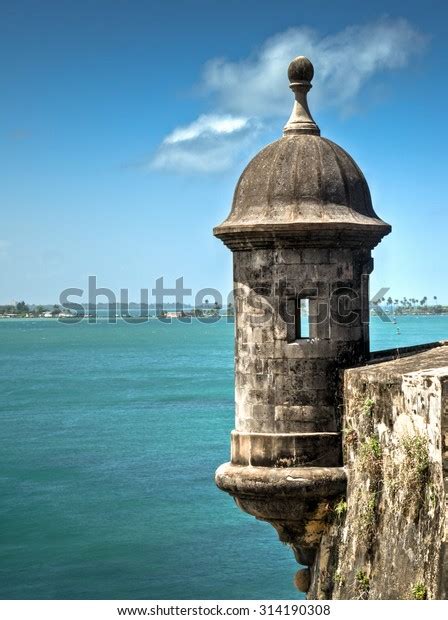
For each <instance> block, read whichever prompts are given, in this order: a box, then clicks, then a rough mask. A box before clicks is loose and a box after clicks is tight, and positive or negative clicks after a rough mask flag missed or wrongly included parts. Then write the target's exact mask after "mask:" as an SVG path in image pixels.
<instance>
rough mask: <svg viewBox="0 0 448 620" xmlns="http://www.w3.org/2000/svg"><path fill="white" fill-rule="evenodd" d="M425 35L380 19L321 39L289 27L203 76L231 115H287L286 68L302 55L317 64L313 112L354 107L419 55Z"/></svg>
mask: <svg viewBox="0 0 448 620" xmlns="http://www.w3.org/2000/svg"><path fill="white" fill-rule="evenodd" d="M423 45H424V37H423V36H422V35H421V34H420V33H419V32H418V31H417V30H415V29H414V28H413V27H412V26H411V25H410V24H409V22H407V21H406V20H404V19H394V20H392V19H382V20H380V21H378V22H375V23H372V24H367V25H365V26H351V27H349V28H346V29H345V30H342V31H340V32H338V33H336V34H334V35H330V36H326V37H320V36H319V34H318V33H317V32H316V31H315V30H311V29H309V28H291V29H289V30H287V31H286V32H282V33H280V34H277V35H275V36H273V37H271V38H270V39H268V40H267V41H266V42H265V43H264V44H263V45H262V47H261V49H260V50H259V51H258V53H256V54H255V55H254V56H252V57H250V58H248V59H245V60H242V61H240V62H229V61H227V60H225V59H214V60H210V61H209V62H208V63H207V64H206V66H205V68H204V73H203V82H202V85H203V88H204V90H205V92H208V93H210V94H212V95H214V96H215V97H216V98H217V100H218V105H220V106H221V107H222V108H223V109H225V110H226V111H228V112H231V113H233V114H244V115H246V116H253V115H258V116H277V115H282V116H284V117H285V120H286V116H287V114H288V112H289V107H290V105H291V94H290V91H289V89H288V88H287V83H288V82H287V76H286V70H287V67H288V64H289V62H290V61H291V60H292V58H294V57H295V56H298V55H303V56H307V57H309V58H310V59H311V61H312V62H313V64H314V69H315V78H314V80H313V86H314V88H313V109H316V107H325V106H335V107H339V108H342V109H343V110H344V108H345V106H346V105H351V104H352V103H353V101H354V99H355V98H356V96H357V95H358V94H359V92H360V90H361V88H362V87H363V86H364V84H365V83H366V82H367V81H368V80H369V79H370V78H371V77H372V76H373V75H374V74H376V73H380V72H384V71H386V70H390V69H400V68H402V67H404V66H405V65H406V64H407V63H408V62H409V60H410V58H411V56H412V55H413V54H415V53H417V52H419V51H420V50H421V49H422V47H423Z"/></svg>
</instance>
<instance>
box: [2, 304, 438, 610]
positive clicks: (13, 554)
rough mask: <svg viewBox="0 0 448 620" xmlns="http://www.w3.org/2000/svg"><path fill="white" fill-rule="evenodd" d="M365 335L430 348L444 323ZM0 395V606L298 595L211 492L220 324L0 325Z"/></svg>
mask: <svg viewBox="0 0 448 620" xmlns="http://www.w3.org/2000/svg"><path fill="white" fill-rule="evenodd" d="M397 327H399V328H400V332H401V333H400V335H398V334H397ZM371 332H372V348H374V349H383V348H389V347H393V346H405V345H409V344H417V343H423V342H430V341H432V340H436V339H441V338H447V337H448V317H447V316H444V317H403V318H400V319H399V320H398V325H392V324H390V323H382V322H381V321H380V320H379V319H377V318H374V319H373V320H372V329H371ZM0 388H1V400H0V420H1V428H2V441H1V449H0V597H1V598H36V599H40V598H58V599H79V598H80V599H95V598H112V599H114V598H122V599H127V598H129V599H150V598H162V599H163V598H165V599H167V598H171V599H215V598H216V599H226V598H227V599H229V598H235V599H251V598H253V599H258V598H271V599H281V598H299V597H300V595H299V593H298V592H297V591H296V590H295V588H294V586H293V584H292V578H293V575H294V573H295V571H296V570H297V565H296V563H295V561H294V559H293V557H292V554H291V552H290V551H289V550H288V549H287V548H286V547H284V546H282V545H281V544H280V543H279V542H278V540H277V537H276V534H275V532H274V530H273V528H271V527H270V526H269V525H267V524H265V523H261V522H257V521H256V520H255V519H253V518H252V517H249V516H248V515H245V514H244V513H242V512H240V511H239V510H238V509H237V508H236V506H235V505H234V504H233V502H232V500H231V499H230V498H229V497H228V496H226V495H225V494H224V493H222V492H220V491H218V490H217V489H216V488H215V486H214V483H213V474H214V470H215V469H216V467H217V466H218V465H220V464H221V463H222V462H224V461H226V460H228V453H229V433H230V430H231V429H232V427H233V325H232V324H227V323H226V322H225V321H224V320H222V321H220V322H218V323H214V324H212V323H209V324H201V323H198V322H196V321H194V322H193V323H192V324H191V325H186V324H183V323H180V322H178V321H174V322H173V323H172V324H171V325H167V324H163V323H160V322H159V321H156V320H153V321H150V322H149V323H146V324H142V325H135V324H131V325H129V324H126V323H124V322H123V321H119V322H118V323H117V324H116V325H108V324H107V323H106V321H99V323H98V324H96V325H89V324H88V323H80V324H77V325H63V324H61V323H59V322H58V321H55V320H51V319H50V320H44V319H40V320H13V319H9V320H2V321H0Z"/></svg>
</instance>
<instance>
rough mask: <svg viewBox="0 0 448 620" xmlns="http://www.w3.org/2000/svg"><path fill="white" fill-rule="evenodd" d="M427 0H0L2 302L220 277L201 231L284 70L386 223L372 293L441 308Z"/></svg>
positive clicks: (442, 163)
mask: <svg viewBox="0 0 448 620" xmlns="http://www.w3.org/2000/svg"><path fill="white" fill-rule="evenodd" d="M447 19H448V5H446V3H445V2H442V1H438V2H433V1H426V2H412V1H411V2H391V1H388V2H381V1H379V2H378V1H377V2H375V3H361V2H359V1H358V2H347V1H344V0H340V1H339V2H337V3H336V2H334V1H330V0H328V1H319V0H316V1H314V2H309V1H308V2H301V1H298V0H295V1H294V2H287V1H284V0H276V1H275V2H274V1H269V2H267V1H262V0H257V1H253V0H245V1H244V2H241V1H237V0H227V1H226V2H222V1H221V2H217V1H215V0H207V1H205V0H184V1H182V2H181V1H171V2H166V1H165V2H162V1H151V0H146V1H140V0H132V1H130V0H128V1H126V0H121V1H119V0H107V1H106V0H95V1H84V0H77V1H67V0H62V1H61V0H59V1H58V2H56V1H55V2H53V1H48V0H47V1H42V2H37V1H33V2H31V1H30V2H26V1H21V0H17V1H16V2H11V3H6V2H3V3H2V8H1V19H0V76H1V92H2V95H1V97H0V145H1V146H0V171H1V173H0V178H1V182H0V197H1V218H2V219H1V229H0V303H5V302H9V301H11V300H13V299H14V300H19V299H25V300H27V301H30V302H34V303H40V302H43V303H53V302H56V301H57V300H58V298H59V293H60V292H61V291H62V290H63V289H65V288H67V287H78V288H82V289H87V278H88V276H89V275H96V276H97V281H98V285H99V286H104V287H109V288H111V289H113V290H115V291H117V292H118V290H119V289H120V288H128V289H129V291H130V298H131V299H135V300H138V299H139V290H140V288H152V287H153V285H154V283H155V280H156V278H158V277H160V276H164V278H165V283H166V284H167V285H169V286H172V285H174V281H175V279H176V278H178V277H180V276H183V277H184V282H185V284H186V285H187V286H188V287H190V288H192V289H193V290H195V291H196V290H198V289H200V288H203V287H216V288H220V289H221V290H223V291H224V292H226V291H229V290H230V288H231V255H230V252H229V251H228V250H227V249H226V248H225V247H224V246H223V245H222V244H221V242H220V241H218V240H217V239H215V238H214V237H213V236H212V232H211V231H212V228H213V226H214V225H216V224H218V223H219V222H220V221H222V220H223V219H224V217H225V216H226V215H227V212H228V210H229V208H230V203H231V198H232V193H233V189H234V186H235V183H236V181H237V179H238V176H239V174H240V173H241V171H242V168H243V166H244V165H245V164H246V163H247V161H248V160H249V159H250V157H251V156H253V155H254V154H255V153H256V152H257V151H258V150H259V149H260V148H261V147H262V146H263V145H265V144H267V143H268V142H270V141H272V140H274V139H276V138H277V137H279V136H280V135H281V130H282V127H283V125H284V123H285V121H286V120H287V118H288V116H289V113H290V109H291V105H292V95H291V93H290V91H289V89H288V85H287V78H286V69H287V65H288V62H289V60H290V59H291V58H292V57H293V56H296V55H299V54H305V55H309V56H310V58H311V60H312V61H313V63H314V65H315V69H316V75H315V80H314V88H313V90H312V91H311V94H310V107H311V110H312V112H313V115H314V117H315V119H316V121H317V122H318V124H319V126H320V128H321V130H322V134H323V135H324V136H326V137H328V138H330V139H332V140H334V141H335V142H337V143H338V144H340V145H341V146H342V147H343V148H345V149H346V150H348V151H349V153H350V154H351V155H352V156H353V157H354V158H355V159H356V161H357V162H358V164H359V165H360V166H361V168H362V169H363V171H364V173H365V175H366V178H367V180H368V182H369V185H370V188H371V192H372V196H373V200H374V206H375V209H376V211H377V213H378V214H379V215H380V217H382V218H383V219H385V220H386V221H387V222H389V223H391V224H392V226H393V232H392V234H391V235H389V236H388V237H387V238H386V239H385V240H384V241H383V242H382V244H381V245H380V246H379V248H378V249H377V250H375V271H374V275H373V278H372V292H374V291H375V290H376V289H378V288H379V287H381V286H386V287H391V291H390V294H391V295H392V297H403V296H404V295H406V296H408V297H413V296H415V297H419V298H421V297H422V296H423V295H427V296H428V297H429V298H430V299H432V297H433V295H437V296H438V298H439V300H440V301H444V302H446V303H448V290H447V289H448V287H447V284H446V282H447V278H446V266H447V263H448V260H447V258H448V242H447V223H448V221H447V215H446V213H447V208H446V204H445V202H446V196H445V180H446V175H447V161H446V146H445V145H446V142H447V138H448V136H447V124H446V105H447V104H446V101H447V79H446V75H447V69H448V67H447V65H448V38H447V37H446V23H447Z"/></svg>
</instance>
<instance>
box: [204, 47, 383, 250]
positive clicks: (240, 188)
mask: <svg viewBox="0 0 448 620" xmlns="http://www.w3.org/2000/svg"><path fill="white" fill-rule="evenodd" d="M313 74H314V69H313V65H312V64H311V62H310V61H309V60H308V59H307V58H304V57H303V56H299V57H298V58H296V59H295V60H293V61H292V62H291V64H290V65H289V69H288V77H289V80H290V88H291V89H292V90H293V91H294V93H295V104H294V109H293V111H292V114H291V117H290V119H289V121H288V123H287V124H286V126H285V128H284V134H283V137H282V138H280V140H277V141H276V142H273V143H272V144H270V145H268V146H267V147H266V148H264V149H263V150H262V151H261V152H260V153H258V155H256V156H255V157H254V158H253V159H252V161H251V162H250V163H249V165H248V166H247V167H246V169H245V170H244V172H243V174H242V175H241V177H240V179H239V181H238V184H237V186H236V190H235V194H234V198H233V204H232V209H231V212H230V214H229V216H228V218H227V219H226V220H225V221H224V222H223V223H222V224H221V225H220V226H217V227H216V228H215V229H214V231H213V232H214V234H215V235H216V236H217V237H219V238H220V239H222V240H223V241H224V243H226V245H228V246H229V247H231V248H232V249H238V248H239V247H246V246H250V247H252V246H262V245H266V244H268V245H271V244H272V243H273V242H275V241H276V240H278V241H280V242H282V243H285V242H287V241H288V240H289V242H290V243H291V244H294V245H298V244H299V245H312V246H316V245H327V244H328V245H334V243H335V242H337V243H338V245H349V246H369V247H374V246H375V245H376V244H377V243H378V242H379V241H380V240H381V238H382V237H383V236H384V235H387V234H388V233H389V232H390V230H391V227H390V226H389V224H386V223H385V222H383V221H382V220H381V219H379V218H378V216H377V215H376V213H375V211H374V210H373V206H372V200H371V197H370V191H369V187H368V185H367V182H366V180H365V178H364V175H363V174H362V172H361V170H360V169H359V167H358V166H357V164H356V163H355V161H354V160H353V159H352V158H351V157H350V155H349V154H348V153H346V151H344V150H343V149H342V148H341V147H340V146H338V145H337V144H335V143H334V142H331V141H330V140H328V139H326V138H322V137H321V136H320V130H319V128H318V126H317V125H316V123H315V122H314V120H313V118H312V116H311V114H310V111H309V109H308V104H307V100H306V95H307V92H308V91H309V90H310V88H311V84H310V81H311V79H312V77H313Z"/></svg>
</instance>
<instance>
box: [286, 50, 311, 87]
mask: <svg viewBox="0 0 448 620" xmlns="http://www.w3.org/2000/svg"><path fill="white" fill-rule="evenodd" d="M313 75H314V67H313V65H312V63H311V61H310V60H308V58H306V57H305V56H297V58H294V60H292V61H291V63H290V65H289V67H288V78H289V81H290V82H311V80H312V79H313Z"/></svg>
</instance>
